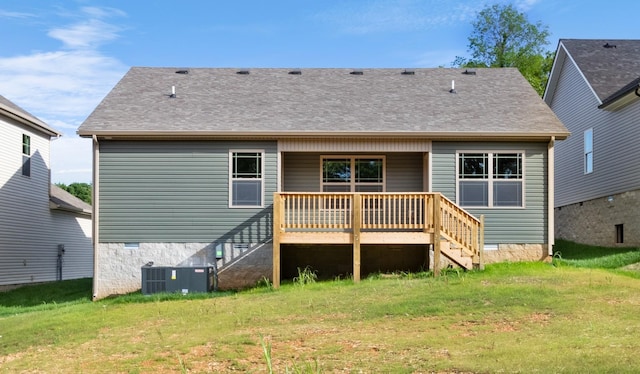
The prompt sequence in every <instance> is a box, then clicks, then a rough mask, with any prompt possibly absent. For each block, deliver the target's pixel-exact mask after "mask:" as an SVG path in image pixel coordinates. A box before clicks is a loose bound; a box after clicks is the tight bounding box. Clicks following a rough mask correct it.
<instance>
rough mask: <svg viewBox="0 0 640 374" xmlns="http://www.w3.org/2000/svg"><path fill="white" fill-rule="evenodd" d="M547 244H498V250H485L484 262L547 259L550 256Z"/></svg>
mask: <svg viewBox="0 0 640 374" xmlns="http://www.w3.org/2000/svg"><path fill="white" fill-rule="evenodd" d="M548 248H549V246H548V245H547V244H498V249H497V250H485V251H484V263H485V264H493V263H496V262H505V261H510V262H520V261H546V260H548V258H549V250H548Z"/></svg>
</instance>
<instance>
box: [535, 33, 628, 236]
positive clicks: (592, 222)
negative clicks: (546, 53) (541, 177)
mask: <svg viewBox="0 0 640 374" xmlns="http://www.w3.org/2000/svg"><path fill="white" fill-rule="evenodd" d="M639 84H640V40H604V39H603V40H593V39H587V40H584V39H561V40H560V41H559V43H558V50H557V52H556V57H555V60H554V64H553V69H552V71H551V75H550V77H549V84H548V86H547V89H546V92H545V95H544V100H545V102H546V103H547V104H548V105H549V106H550V107H551V109H552V110H553V111H554V112H555V114H556V115H557V116H558V118H559V119H560V120H561V121H562V122H563V123H564V125H565V126H566V127H567V128H568V129H569V131H571V136H570V137H569V138H568V139H567V140H566V141H564V142H561V143H559V144H558V145H557V147H556V152H555V156H556V169H555V182H556V194H555V204H554V205H555V223H556V225H555V233H556V237H557V238H560V239H567V240H572V241H576V242H580V243H587V244H594V245H603V246H614V245H617V246H638V245H640V213H639V212H640V163H638V162H637V161H636V155H638V153H639V152H640V86H639Z"/></svg>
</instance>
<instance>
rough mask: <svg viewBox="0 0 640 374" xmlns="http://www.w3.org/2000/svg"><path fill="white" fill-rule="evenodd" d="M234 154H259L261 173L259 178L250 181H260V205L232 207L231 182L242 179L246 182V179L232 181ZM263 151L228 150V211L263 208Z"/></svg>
mask: <svg viewBox="0 0 640 374" xmlns="http://www.w3.org/2000/svg"><path fill="white" fill-rule="evenodd" d="M234 153H260V154H261V156H260V159H261V161H262V162H261V163H260V167H261V168H262V170H261V172H260V178H252V180H259V181H260V201H261V202H262V204H261V205H233V182H234V181H235V180H240V179H244V180H247V178H237V179H234V178H233V154H234ZM264 156H265V151H264V149H230V150H229V169H228V171H227V172H228V177H229V208H230V209H248V208H249V209H251V208H264V189H265V186H264V169H265V166H264V164H265V157H264Z"/></svg>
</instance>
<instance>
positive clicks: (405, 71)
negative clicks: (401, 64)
mask: <svg viewBox="0 0 640 374" xmlns="http://www.w3.org/2000/svg"><path fill="white" fill-rule="evenodd" d="M400 74H402V75H415V74H416V72H415V70H413V69H404V71H403V72H402V73H400Z"/></svg>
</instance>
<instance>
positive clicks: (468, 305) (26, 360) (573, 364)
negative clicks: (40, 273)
mask: <svg viewBox="0 0 640 374" xmlns="http://www.w3.org/2000/svg"><path fill="white" fill-rule="evenodd" d="M559 244H563V245H564V243H559ZM568 244H571V245H573V244H572V243H568ZM561 248H562V250H563V254H562V257H560V256H558V257H557V258H556V260H554V264H545V263H539V262H531V263H502V264H494V265H489V266H487V268H486V270H485V271H483V272H469V273H464V272H446V273H444V275H443V276H441V277H439V278H432V277H427V276H426V274H397V275H396V276H394V277H381V276H377V277H371V278H368V279H365V280H363V281H361V282H360V283H358V284H353V283H352V282H351V281H349V280H339V279H338V280H334V281H329V282H308V283H304V287H300V284H296V283H294V282H292V283H288V284H283V286H282V287H281V288H280V289H279V290H274V289H273V288H272V287H271V285H270V283H269V282H263V283H264V284H263V285H261V286H259V287H256V288H253V289H251V290H247V291H243V292H238V293H215V294H204V295H195V294H190V295H187V296H186V297H185V296H182V295H153V296H142V295H140V294H131V295H127V296H124V297H118V298H114V299H109V300H103V301H99V302H91V301H89V298H88V296H89V295H90V282H87V281H86V280H80V281H68V282H61V283H54V284H52V285H58V288H65V289H68V290H69V291H68V292H61V293H60V294H58V295H59V296H57V297H54V298H50V297H49V295H46V296H47V299H46V300H47V301H46V302H43V300H44V298H41V299H38V297H39V296H38V295H40V296H42V295H43V294H42V293H38V292H37V288H38V287H45V286H46V287H50V286H52V285H42V286H36V288H35V289H30V288H26V287H23V288H21V289H18V290H14V291H11V292H10V293H7V294H0V316H2V317H0V335H1V337H0V372H118V373H127V372H128V373H148V372H158V373H174V372H175V373H177V372H183V373H184V372H232V371H242V372H256V373H265V372H274V373H335V372H339V373H351V372H354V373H356V372H365V373H370V372H393V373H413V372H464V373H489V372H491V373H494V372H509V373H512V372H526V373H535V372H539V373H543V372H544V373H546V372H568V373H575V372H603V373H604V372H616V373H625V372H635V371H636V370H637V368H638V367H640V357H639V356H638V355H637V351H638V349H639V348H640V342H638V339H637V336H638V334H640V322H639V320H638V317H637V311H638V307H639V306H640V282H639V281H638V279H635V278H633V277H630V276H628V274H627V273H622V272H618V271H612V270H608V269H601V268H594V267H579V266H585V263H586V262H571V261H591V260H593V261H595V262H596V263H597V262H598V261H601V263H602V264H608V263H609V260H608V259H606V258H607V257H608V256H612V255H616V254H617V253H613V252H619V253H627V252H634V251H633V250H630V251H627V252H625V251H619V250H611V251H604V252H603V251H601V250H600V249H598V250H595V249H593V250H592V249H591V248H590V247H582V246H575V247H573V248H574V249H576V253H574V254H572V253H571V249H568V248H569V246H567V247H566V248H565V247H564V246H562V247H561ZM581 248H582V249H581ZM589 251H592V255H591V257H590V256H589V255H587V254H585V252H589ZM635 251H637V250H635ZM625 258H627V259H628V258H631V257H625ZM597 259H599V260H597ZM624 261H628V260H624ZM624 261H623V262H624ZM589 266H592V265H589ZM603 267H605V266H603ZM301 275H303V274H302V273H301ZM307 275H308V274H307ZM304 277H306V276H304ZM83 285H84V286H83ZM63 286H64V287H63ZM83 287H85V288H84V289H83ZM54 288H55V287H54ZM72 289H75V291H71V290H72ZM22 292H24V293H25V294H27V293H29V294H30V295H31V296H30V297H24V298H21V296H20V295H19V294H20V293H22ZM53 292H57V291H54V290H53V289H50V291H49V293H53ZM18 300H27V301H25V302H24V305H23V306H20V305H21V304H20V303H21V302H19V301H18ZM41 304H42V305H46V306H48V307H47V308H43V307H41Z"/></svg>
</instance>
